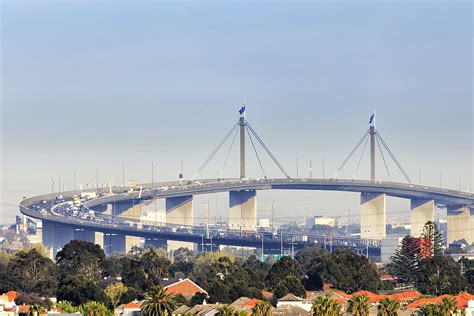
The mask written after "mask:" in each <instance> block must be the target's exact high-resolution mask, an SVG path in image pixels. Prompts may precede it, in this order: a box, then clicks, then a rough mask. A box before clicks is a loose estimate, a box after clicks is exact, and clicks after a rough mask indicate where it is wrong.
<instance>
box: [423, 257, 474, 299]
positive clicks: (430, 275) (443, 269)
mask: <svg viewBox="0 0 474 316" xmlns="http://www.w3.org/2000/svg"><path fill="white" fill-rule="evenodd" d="M419 271H420V272H419V275H418V279H417V282H416V284H415V285H416V288H417V289H418V291H420V292H422V293H426V294H430V295H437V296H438V295H442V294H457V293H459V292H462V291H465V290H466V289H467V288H468V287H469V284H468V283H467V281H466V279H465V278H464V277H463V276H462V274H461V269H460V267H459V266H458V265H457V264H456V262H455V261H454V259H453V258H451V257H446V256H434V257H433V258H431V259H425V260H421V261H420V267H419Z"/></svg>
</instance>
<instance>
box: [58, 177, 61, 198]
mask: <svg viewBox="0 0 474 316" xmlns="http://www.w3.org/2000/svg"><path fill="white" fill-rule="evenodd" d="M58 192H59V195H61V176H59V177H58Z"/></svg>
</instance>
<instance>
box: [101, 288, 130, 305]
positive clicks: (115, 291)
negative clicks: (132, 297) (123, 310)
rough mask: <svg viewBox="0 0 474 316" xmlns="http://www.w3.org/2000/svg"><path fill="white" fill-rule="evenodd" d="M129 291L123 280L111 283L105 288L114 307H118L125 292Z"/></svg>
mask: <svg viewBox="0 0 474 316" xmlns="http://www.w3.org/2000/svg"><path fill="white" fill-rule="evenodd" d="M127 291H128V288H127V287H126V286H125V285H124V284H123V283H122V282H117V283H113V284H109V285H108V286H107V287H106V288H105V294H106V295H107V296H108V298H109V299H110V302H111V303H112V306H113V307H117V306H118V305H119V303H120V298H121V297H122V295H123V294H125V293H127Z"/></svg>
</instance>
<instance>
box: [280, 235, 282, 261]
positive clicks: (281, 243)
mask: <svg viewBox="0 0 474 316" xmlns="http://www.w3.org/2000/svg"><path fill="white" fill-rule="evenodd" d="M280 256H281V257H283V233H282V232H280Z"/></svg>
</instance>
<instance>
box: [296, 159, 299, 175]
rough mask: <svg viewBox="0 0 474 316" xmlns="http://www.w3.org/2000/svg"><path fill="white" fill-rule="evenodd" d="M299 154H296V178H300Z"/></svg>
mask: <svg viewBox="0 0 474 316" xmlns="http://www.w3.org/2000/svg"><path fill="white" fill-rule="evenodd" d="M298 160H299V159H298V156H296V179H298V178H299V169H300V168H299V161H298Z"/></svg>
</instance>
